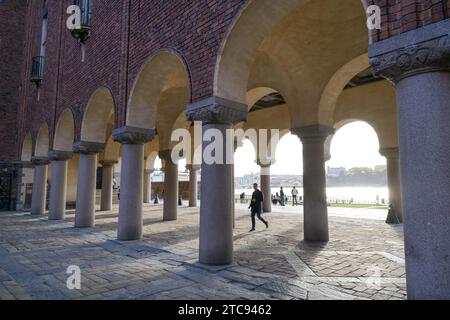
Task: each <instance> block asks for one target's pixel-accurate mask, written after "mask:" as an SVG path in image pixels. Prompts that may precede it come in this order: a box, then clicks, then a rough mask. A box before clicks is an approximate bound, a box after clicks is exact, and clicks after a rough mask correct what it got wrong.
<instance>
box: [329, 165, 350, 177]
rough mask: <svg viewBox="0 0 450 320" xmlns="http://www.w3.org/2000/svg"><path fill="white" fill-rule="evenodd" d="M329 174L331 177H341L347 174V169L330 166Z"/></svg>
mask: <svg viewBox="0 0 450 320" xmlns="http://www.w3.org/2000/svg"><path fill="white" fill-rule="evenodd" d="M327 172H328V173H327V176H328V177H329V178H339V177H340V176H345V175H347V169H345V168H343V167H340V168H331V167H328V170H327Z"/></svg>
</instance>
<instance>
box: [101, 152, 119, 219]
mask: <svg viewBox="0 0 450 320" xmlns="http://www.w3.org/2000/svg"><path fill="white" fill-rule="evenodd" d="M116 163H117V161H109V160H103V161H101V162H100V164H101V165H102V168H103V172H102V194H101V200H100V211H111V210H112V204H113V179H114V165H115V164H116Z"/></svg>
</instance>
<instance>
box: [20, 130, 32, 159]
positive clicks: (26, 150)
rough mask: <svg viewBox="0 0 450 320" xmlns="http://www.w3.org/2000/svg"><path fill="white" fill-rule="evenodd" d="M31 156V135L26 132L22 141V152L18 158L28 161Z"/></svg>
mask: <svg viewBox="0 0 450 320" xmlns="http://www.w3.org/2000/svg"><path fill="white" fill-rule="evenodd" d="M32 156H33V137H32V136H31V133H28V134H27V135H26V136H25V139H23V142H22V152H21V156H20V160H21V161H24V162H30V161H31V157H32Z"/></svg>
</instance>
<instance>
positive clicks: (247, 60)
mask: <svg viewBox="0 0 450 320" xmlns="http://www.w3.org/2000/svg"><path fill="white" fill-rule="evenodd" d="M355 1H357V0H355ZM309 3H312V1H308V0H279V1H272V0H258V1H256V0H253V1H250V2H249V3H248V4H247V5H246V6H245V7H244V8H243V9H242V10H241V12H240V13H239V15H238V16H237V18H236V20H235V21H234V23H233V24H232V26H231V27H230V30H229V32H228V35H227V36H226V37H225V39H224V42H223V43H222V46H221V49H220V51H219V54H218V57H217V61H216V66H215V76H214V89H213V91H214V95H216V96H219V97H222V98H226V99H229V100H233V101H237V102H240V103H245V102H246V101H245V97H246V90H247V82H248V79H249V75H250V72H251V68H252V64H253V62H254V60H255V56H256V54H257V51H258V48H259V47H260V46H261V44H262V43H263V42H264V39H265V38H266V37H267V36H268V35H269V34H270V33H271V31H272V30H273V29H274V28H275V27H276V26H277V25H279V24H280V23H281V22H282V21H283V20H284V19H285V18H286V17H287V16H288V15H289V14H290V13H291V12H293V11H295V10H297V9H299V8H300V7H302V6H303V5H305V4H309ZM319 5H320V4H319ZM366 7H367V3H366V1H364V0H363V1H362V3H361V8H362V9H363V10H365V8H366ZM367 34H370V32H368V33H367Z"/></svg>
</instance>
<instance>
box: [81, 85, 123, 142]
mask: <svg viewBox="0 0 450 320" xmlns="http://www.w3.org/2000/svg"><path fill="white" fill-rule="evenodd" d="M114 110H115V104H114V99H113V96H112V94H111V91H110V90H109V89H108V88H99V89H97V90H96V91H95V92H94V93H93V94H92V96H91V98H90V100H89V102H88V105H87V107H86V110H85V112H84V117H83V123H82V127H81V140H82V141H86V142H95V143H106V141H107V139H108V138H109V136H108V131H112V129H111V128H112V127H113V126H114Z"/></svg>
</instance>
